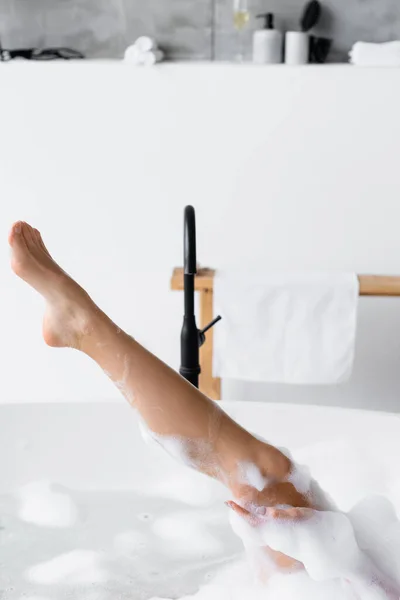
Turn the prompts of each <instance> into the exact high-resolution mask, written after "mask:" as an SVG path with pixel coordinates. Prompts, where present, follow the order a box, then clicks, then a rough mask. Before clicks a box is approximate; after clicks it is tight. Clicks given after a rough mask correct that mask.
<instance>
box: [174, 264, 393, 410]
mask: <svg viewBox="0 0 400 600" xmlns="http://www.w3.org/2000/svg"><path fill="white" fill-rule="evenodd" d="M214 275H215V271H214V270H213V269H199V270H198V272H197V276H196V283H195V290H196V291H197V292H199V293H200V327H205V326H206V325H207V323H209V322H210V321H212V319H213V316H214V315H213V293H214ZM358 280H359V282H360V296H400V276H399V277H395V276H388V275H359V276H358ZM171 289H172V290H177V291H183V269H182V268H176V269H174V272H173V275H172V278H171ZM200 366H201V374H200V382H199V383H200V390H201V391H202V392H203V394H205V395H206V396H208V397H209V398H212V399H213V400H220V399H221V381H220V379H216V378H214V377H213V374H212V366H213V330H212V329H211V330H210V331H209V333H208V334H207V343H206V344H204V346H202V348H201V349H200Z"/></svg>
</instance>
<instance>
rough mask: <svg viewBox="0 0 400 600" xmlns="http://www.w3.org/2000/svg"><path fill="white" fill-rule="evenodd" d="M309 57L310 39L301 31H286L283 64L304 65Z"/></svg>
mask: <svg viewBox="0 0 400 600" xmlns="http://www.w3.org/2000/svg"><path fill="white" fill-rule="evenodd" d="M309 56H310V37H309V35H308V33H304V32H302V31H288V32H287V33H286V42H285V63H286V64H287V65H306V64H307V63H308V62H309Z"/></svg>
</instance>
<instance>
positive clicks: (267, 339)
mask: <svg viewBox="0 0 400 600" xmlns="http://www.w3.org/2000/svg"><path fill="white" fill-rule="evenodd" d="M358 295H359V283H358V278H357V276H356V275H353V274H335V273H330V274H303V275H302V274H270V275H267V274H264V275H263V274H256V273H255V274H249V273H246V274H240V273H223V272H218V273H217V274H216V276H215V281H214V314H215V315H217V314H220V315H221V316H222V319H223V320H222V321H221V323H218V325H217V326H216V327H215V331H214V375H215V376H217V377H222V378H228V379H241V380H248V381H265V382H276V383H293V384H327V383H329V384H334V383H339V382H343V381H346V380H347V379H348V378H349V377H350V374H351V372H352V367H353V361H354V348H355V337H356V323H357V307H358Z"/></svg>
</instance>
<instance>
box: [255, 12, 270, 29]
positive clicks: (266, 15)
mask: <svg viewBox="0 0 400 600" xmlns="http://www.w3.org/2000/svg"><path fill="white" fill-rule="evenodd" d="M257 19H264V29H273V28H274V15H273V13H261V14H260V15H257Z"/></svg>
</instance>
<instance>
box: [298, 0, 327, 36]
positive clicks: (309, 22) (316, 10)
mask: <svg viewBox="0 0 400 600" xmlns="http://www.w3.org/2000/svg"><path fill="white" fill-rule="evenodd" d="M321 11H322V9H321V4H320V3H319V2H318V0H312V2H309V3H308V4H306V6H305V8H304V12H303V16H302V17H301V19H300V27H301V31H304V32H306V31H310V30H311V29H312V28H313V27H315V26H316V25H317V24H318V22H319V20H320V18H321Z"/></svg>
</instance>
